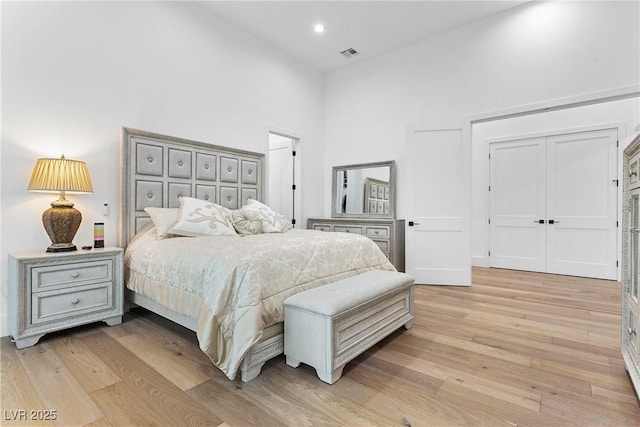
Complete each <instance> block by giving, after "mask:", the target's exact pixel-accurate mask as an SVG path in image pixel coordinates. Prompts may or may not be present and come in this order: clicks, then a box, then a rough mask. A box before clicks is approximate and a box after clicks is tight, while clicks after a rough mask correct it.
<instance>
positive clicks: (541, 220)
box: [533, 219, 544, 224]
mask: <svg viewBox="0 0 640 427" xmlns="http://www.w3.org/2000/svg"><path fill="white" fill-rule="evenodd" d="M533 222H534V223H536V224H544V219H536V220H534V221H533Z"/></svg>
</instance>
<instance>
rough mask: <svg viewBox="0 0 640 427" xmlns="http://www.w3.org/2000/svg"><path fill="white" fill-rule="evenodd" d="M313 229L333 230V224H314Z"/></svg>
mask: <svg viewBox="0 0 640 427" xmlns="http://www.w3.org/2000/svg"><path fill="white" fill-rule="evenodd" d="M313 229H314V230H318V231H332V230H331V225H328V224H314V225H313Z"/></svg>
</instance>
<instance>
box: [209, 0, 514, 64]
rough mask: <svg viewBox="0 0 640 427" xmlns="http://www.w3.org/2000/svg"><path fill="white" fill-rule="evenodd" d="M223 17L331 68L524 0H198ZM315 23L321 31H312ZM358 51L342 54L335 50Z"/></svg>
mask: <svg viewBox="0 0 640 427" xmlns="http://www.w3.org/2000/svg"><path fill="white" fill-rule="evenodd" d="M202 3H203V4H204V5H206V7H208V8H210V9H211V10H212V11H213V12H215V13H216V14H217V15H218V16H220V17H221V18H223V19H224V20H226V21H228V22H230V23H232V24H234V25H236V26H238V27H240V28H242V29H243V30H245V31H247V32H248V33H251V34H253V35H255V36H257V37H259V38H261V39H263V40H265V41H267V42H269V43H271V44H273V45H275V46H277V47H278V48H280V49H281V50H283V51H285V52H287V53H289V54H290V55H292V56H294V57H296V58H297V59H298V60H300V61H302V62H303V63H305V64H307V65H308V66H310V67H312V68H314V69H316V70H318V71H320V72H325V73H326V72H332V71H335V70H338V69H341V68H344V67H347V66H350V65H352V64H354V63H356V62H360V61H363V60H365V59H367V58H371V57H374V56H377V55H380V54H383V53H386V52H389V51H392V50H394V49H399V48H402V47H404V46H408V45H410V44H413V43H416V42H419V41H421V40H425V39H427V38H429V37H432V36H434V35H436V34H439V33H442V32H445V31H447V30H450V29H453V28H455V27H459V26H461V25H465V24H468V23H470V22H473V21H477V20H479V19H482V18H484V17H486V16H489V15H493V14H496V13H500V12H502V11H504V10H506V9H510V8H514V7H518V6H520V5H522V4H523V3H526V2H525V1H515V0H512V1H480V0H476V1H453V0H449V1H392V0H388V1H206V0H205V1H202ZM317 23H321V24H323V25H324V27H325V31H324V33H321V34H318V33H315V32H314V31H313V26H314V25H315V24H317ZM349 48H353V49H355V50H356V51H357V52H358V54H357V55H355V56H352V57H351V58H345V57H344V56H343V55H342V54H341V53H340V52H342V51H344V50H346V49H349Z"/></svg>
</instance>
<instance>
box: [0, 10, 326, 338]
mask: <svg viewBox="0 0 640 427" xmlns="http://www.w3.org/2000/svg"><path fill="white" fill-rule="evenodd" d="M0 7H1V8H2V13H1V19H2V21H1V22H2V45H1V47H2V49H1V54H2V95H1V96H2V99H1V101H2V148H1V161H2V171H1V177H2V179H1V184H2V194H1V197H0V200H1V203H2V205H1V206H2V219H1V221H2V222H1V230H2V235H1V237H0V242H1V244H2V247H1V249H0V258H1V263H0V265H1V267H2V268H1V269H2V272H1V276H0V277H1V280H2V283H1V290H2V298H0V322H1V323H2V325H1V328H0V329H1V330H0V332H1V334H2V335H6V334H7V328H6V313H7V301H6V295H7V254H8V253H9V252H13V251H21V250H38V249H42V250H43V251H44V250H45V248H46V247H47V246H48V245H49V243H50V242H49V239H48V237H47V235H46V233H45V231H44V229H43V227H42V223H41V219H40V217H41V215H42V212H43V211H44V210H45V209H46V208H47V207H48V204H49V203H50V202H51V201H53V200H54V199H55V198H57V197H55V196H54V195H47V194H37V193H29V192H27V191H26V187H27V184H28V180H29V177H30V174H31V171H32V168H33V165H34V164H35V161H36V159H37V158H39V157H46V156H53V157H59V156H60V155H61V154H62V153H64V154H65V155H66V157H68V158H72V159H78V160H83V161H85V162H86V163H87V165H88V167H89V171H90V173H91V178H92V180H93V186H94V194H92V195H77V196H72V197H70V199H71V200H72V201H73V202H75V203H76V207H77V208H78V209H79V210H80V211H81V212H82V214H83V223H82V225H81V227H80V230H79V232H78V234H77V236H76V238H75V240H74V242H75V243H76V244H77V245H86V244H92V242H93V231H92V230H93V228H92V227H93V223H94V222H97V221H100V222H104V223H105V239H106V240H105V241H106V244H107V245H114V244H116V243H117V226H118V212H119V197H120V196H119V180H120V164H119V139H120V128H121V126H127V127H132V128H136V129H141V130H147V131H152V132H158V133H162V134H166V135H172V136H178V137H183V138H188V139H194V140H198V141H204V142H210V143H213V144H219V145H225V146H230V147H236V148H241V149H246V150H252V151H259V152H264V151H265V143H264V141H265V138H266V130H265V129H266V126H267V125H271V126H276V127H279V128H282V129H291V130H294V131H295V132H296V134H297V135H300V136H301V137H302V138H303V139H304V145H305V147H304V152H301V153H300V154H301V158H300V159H299V160H298V161H299V162H300V163H301V164H302V165H301V167H302V169H303V170H305V178H304V179H303V180H302V182H301V183H300V187H299V188H300V192H299V197H301V199H302V200H301V203H302V205H303V206H304V211H303V216H304V218H300V219H299V220H300V221H301V223H303V224H304V223H306V217H309V216H317V215H319V214H320V213H321V212H322V200H321V199H319V198H318V197H317V195H318V194H322V193H323V191H324V190H325V188H323V186H322V183H321V182H319V181H318V180H317V179H313V178H314V177H317V176H319V175H320V174H321V173H322V171H323V170H324V169H325V168H324V165H323V164H322V162H321V161H318V159H322V158H323V153H324V150H323V146H322V144H323V129H322V126H323V122H322V118H323V94H322V76H321V75H320V74H319V73H317V72H315V71H312V70H310V69H309V68H306V67H304V66H301V65H299V63H298V62H296V61H295V60H293V59H290V58H289V57H287V56H285V55H283V54H282V53H280V51H278V50H276V49H274V48H272V47H271V46H270V45H268V44H266V43H264V42H262V41H260V40H257V39H255V38H253V37H252V36H249V35H247V34H246V33H243V32H240V31H239V30H237V29H236V28H234V27H232V26H230V25H228V24H226V23H225V22H224V21H222V20H220V19H218V18H217V17H216V16H215V15H213V14H211V12H209V11H207V9H206V8H203V7H202V6H200V5H199V4H198V3H195V2H193V3H192V2H188V3H185V2H1V6H0ZM306 195H309V196H308V197H306ZM311 195H313V197H311ZM103 203H108V204H109V205H110V211H111V214H110V215H109V216H108V217H104V216H103V215H102V206H103Z"/></svg>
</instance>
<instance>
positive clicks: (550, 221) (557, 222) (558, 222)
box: [549, 219, 560, 224]
mask: <svg viewBox="0 0 640 427" xmlns="http://www.w3.org/2000/svg"><path fill="white" fill-rule="evenodd" d="M549 224H560V221H555V220H553V219H550V220H549Z"/></svg>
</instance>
